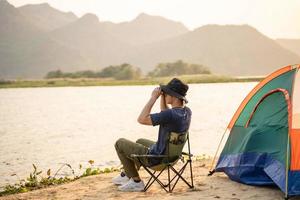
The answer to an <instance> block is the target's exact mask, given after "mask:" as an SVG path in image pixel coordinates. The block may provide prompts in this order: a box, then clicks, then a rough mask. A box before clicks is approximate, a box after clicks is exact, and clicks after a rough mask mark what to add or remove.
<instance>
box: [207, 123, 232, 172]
mask: <svg viewBox="0 0 300 200" xmlns="http://www.w3.org/2000/svg"><path fill="white" fill-rule="evenodd" d="M226 132H227V128H226V129H225V131H224V133H223V135H222V138H221V141H220V143H219V145H218V148H217V151H216V153H215V156H214V158H213V160H212V163H211V166H210V169H209V174H208V175H209V176H210V175H212V174H213V173H214V170H213V167H214V164H215V161H216V157H217V155H218V152H219V149H220V147H221V143H222V141H223V139H224V136H225V133H226Z"/></svg>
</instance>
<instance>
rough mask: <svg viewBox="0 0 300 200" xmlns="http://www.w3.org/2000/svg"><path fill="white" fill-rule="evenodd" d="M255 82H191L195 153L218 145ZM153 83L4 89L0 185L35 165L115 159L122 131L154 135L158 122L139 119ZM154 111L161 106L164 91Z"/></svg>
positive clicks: (110, 162) (207, 151) (111, 161)
mask: <svg viewBox="0 0 300 200" xmlns="http://www.w3.org/2000/svg"><path fill="white" fill-rule="evenodd" d="M255 85H256V83H214V84H190V89H189V91H188V95H187V98H188V100H189V103H188V104H187V106H189V107H190V108H191V110H192V112H193V115H192V122H191V127H190V138H191V150H192V153H194V154H196V155H197V154H209V155H213V154H214V153H215V150H216V147H217V145H218V142H219V141H220V138H221V136H222V134H223V132H224V129H225V128H226V126H227V125H228V123H229V121H230V119H231V117H232V115H233V113H234V112H235V111H236V109H237V107H238V106H239V104H240V103H241V101H242V100H243V98H244V97H245V96H246V95H247V93H248V92H249V91H250V90H251V89H252V88H253V87H254V86H255ZM154 87H155V86H104V87H60V88H16V89H1V90H0V186H1V185H2V186H3V185H4V184H5V183H8V182H10V183H14V182H16V181H17V179H16V177H12V176H10V175H11V174H13V173H17V174H18V175H19V176H20V177H21V178H23V177H24V176H25V175H28V173H29V172H31V170H32V163H35V164H36V165H37V166H38V167H39V168H40V169H42V170H44V171H45V170H47V169H48V168H51V169H53V170H54V169H57V168H59V166H60V163H69V164H71V165H72V166H73V167H74V168H75V169H76V168H77V169H78V165H79V163H87V161H88V160H91V159H92V160H94V161H95V165H96V166H100V167H101V166H107V165H118V164H119V161H118V158H117V155H116V153H115V150H114V143H115V141H116V140H117V139H118V138H120V137H125V138H128V139H131V140H133V141H135V140H136V139H138V138H149V139H152V140H156V138H157V132H158V126H156V127H153V126H144V125H140V124H138V123H137V117H138V115H139V113H140V111H141V110H142V108H143V107H144V105H145V104H146V102H147V101H148V99H149V98H150V95H151V92H152V90H153V89H154ZM152 112H159V99H158V101H157V103H156V104H155V105H154V107H153V109H152Z"/></svg>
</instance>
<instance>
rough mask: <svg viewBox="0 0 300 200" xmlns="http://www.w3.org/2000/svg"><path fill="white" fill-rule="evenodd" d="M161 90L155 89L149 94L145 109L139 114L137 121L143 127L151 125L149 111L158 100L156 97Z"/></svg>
mask: <svg viewBox="0 0 300 200" xmlns="http://www.w3.org/2000/svg"><path fill="white" fill-rule="evenodd" d="M161 93H162V92H161V89H160V87H156V88H155V89H154V90H153V91H152V94H151V98H150V99H149V101H148V103H147V104H146V105H145V107H144V108H143V110H142V112H141V114H140V115H139V117H138V119H137V121H138V122H139V123H140V124H144V125H152V121H151V118H150V112H151V109H152V107H153V105H154V103H155V101H156V100H157V99H158V97H159V96H160V95H161Z"/></svg>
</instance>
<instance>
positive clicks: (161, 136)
mask: <svg viewBox="0 0 300 200" xmlns="http://www.w3.org/2000/svg"><path fill="white" fill-rule="evenodd" d="M191 116H192V111H191V109H190V108H188V107H186V106H185V107H183V108H172V109H166V110H164V111H161V112H159V113H154V114H150V118H151V120H152V125H153V126H156V125H160V126H159V131H158V139H157V142H156V143H155V144H154V145H152V146H151V147H150V149H149V154H155V155H163V154H164V153H165V148H166V140H167V137H168V133H169V132H178V133H180V132H185V131H187V130H188V129H189V127H190V123H191Z"/></svg>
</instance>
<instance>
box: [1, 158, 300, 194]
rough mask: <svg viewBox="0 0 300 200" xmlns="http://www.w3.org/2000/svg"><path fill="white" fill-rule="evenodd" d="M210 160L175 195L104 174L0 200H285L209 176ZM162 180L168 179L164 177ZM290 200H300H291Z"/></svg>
mask: <svg viewBox="0 0 300 200" xmlns="http://www.w3.org/2000/svg"><path fill="white" fill-rule="evenodd" d="M206 164H207V161H196V162H193V165H194V166H193V171H194V183H195V188H194V189H189V188H188V187H187V185H185V184H184V183H183V182H182V181H179V183H178V185H177V186H176V188H175V189H174V191H173V193H166V192H165V191H164V190H163V189H162V188H160V186H159V185H158V184H157V183H154V184H153V186H152V187H151V188H150V189H149V190H148V191H147V192H120V191H118V189H117V186H115V185H113V184H112V183H111V179H112V178H113V177H114V176H116V175H117V174H118V173H109V174H101V175H97V176H90V177H85V178H82V179H79V180H76V181H74V182H71V183H68V184H64V185H59V186H53V187H49V188H46V189H40V190H35V191H32V192H28V193H23V194H16V195H9V196H5V197H1V198H0V199H1V200H15V199H38V200H44V199H74V200H75V199H86V200H96V199H97V200H99V199H147V200H157V199H160V200H165V199H186V200H194V199H230V200H239V199H246V200H252V199H253V200H276V199H283V197H284V195H283V193H282V192H281V191H280V190H279V189H278V188H276V187H255V186H248V185H243V184H240V183H236V182H233V181H231V180H229V179H228V177H227V176H225V175H224V174H223V173H215V174H214V175H213V176H210V177H208V176H207V173H208V168H207V167H206V166H205V165H206ZM184 175H185V177H186V176H188V174H184ZM141 176H142V178H143V179H144V180H147V178H148V176H147V174H146V172H145V171H144V170H141ZM162 178H163V179H164V178H165V177H162ZM291 199H300V197H297V198H291Z"/></svg>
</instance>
